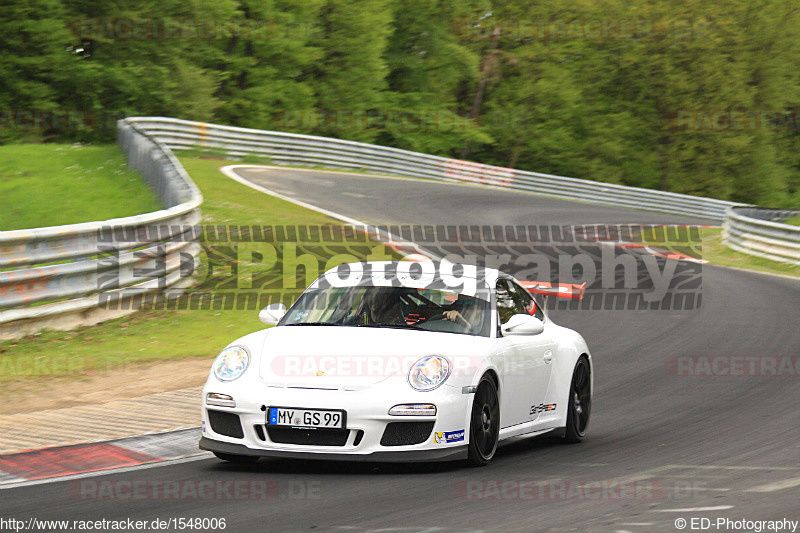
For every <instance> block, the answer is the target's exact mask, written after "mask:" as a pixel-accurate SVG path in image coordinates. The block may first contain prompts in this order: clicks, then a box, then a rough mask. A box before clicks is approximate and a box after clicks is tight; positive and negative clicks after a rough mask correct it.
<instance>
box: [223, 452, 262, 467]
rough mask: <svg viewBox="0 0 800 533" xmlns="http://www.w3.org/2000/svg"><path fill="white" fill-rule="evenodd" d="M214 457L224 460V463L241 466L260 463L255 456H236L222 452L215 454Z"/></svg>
mask: <svg viewBox="0 0 800 533" xmlns="http://www.w3.org/2000/svg"><path fill="white" fill-rule="evenodd" d="M214 455H216V456H217V458H219V459H222V460H223V461H228V462H231V463H236V464H240V465H251V464H253V463H255V462H256V461H258V457H256V456H255V455H235V454H232V453H222V452H214Z"/></svg>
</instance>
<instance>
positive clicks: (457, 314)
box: [443, 294, 475, 328]
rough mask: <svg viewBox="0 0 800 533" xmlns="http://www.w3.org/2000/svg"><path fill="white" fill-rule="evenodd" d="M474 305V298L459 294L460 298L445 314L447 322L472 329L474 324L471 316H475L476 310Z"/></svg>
mask: <svg viewBox="0 0 800 533" xmlns="http://www.w3.org/2000/svg"><path fill="white" fill-rule="evenodd" d="M474 305H475V301H474V299H473V298H470V297H469V296H466V295H464V294H459V295H458V298H456V301H455V302H453V303H452V304H450V308H449V309H448V310H447V311H445V312H444V313H443V314H444V317H445V319H447V320H451V321H453V322H458V323H460V324H462V325H465V326H467V327H469V328H471V327H472V326H473V324H472V321H471V320H470V319H469V318H471V315H472V314H473V313H472V311H473V309H474ZM465 315H466V316H465ZM468 317H469V318H468Z"/></svg>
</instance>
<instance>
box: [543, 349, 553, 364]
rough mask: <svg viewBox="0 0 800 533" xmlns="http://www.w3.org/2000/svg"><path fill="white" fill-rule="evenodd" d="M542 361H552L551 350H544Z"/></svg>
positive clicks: (548, 362)
mask: <svg viewBox="0 0 800 533" xmlns="http://www.w3.org/2000/svg"><path fill="white" fill-rule="evenodd" d="M544 362H545V363H547V364H548V365H549V364H550V363H552V362H553V350H547V351H546V352H544Z"/></svg>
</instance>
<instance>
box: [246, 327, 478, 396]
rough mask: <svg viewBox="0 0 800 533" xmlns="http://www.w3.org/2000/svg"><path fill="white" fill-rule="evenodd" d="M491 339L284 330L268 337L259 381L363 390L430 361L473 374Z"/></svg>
mask: <svg viewBox="0 0 800 533" xmlns="http://www.w3.org/2000/svg"><path fill="white" fill-rule="evenodd" d="M488 341H489V339H486V338H483V337H475V336H471V335H459V334H455V333H441V332H431V331H416V330H404V329H393V328H369V327H347V326H279V327H275V328H272V329H270V330H269V331H268V332H267V334H266V335H265V336H264V343H263V345H262V348H261V358H260V359H261V361H260V368H259V375H260V377H261V379H262V380H264V381H265V382H266V383H267V384H269V385H272V386H279V387H297V388H311V389H346V390H359V389H361V388H364V387H366V386H369V385H372V384H375V383H379V382H381V381H383V380H385V379H387V378H389V377H391V376H400V377H402V378H405V376H406V375H407V374H408V371H409V369H410V368H411V366H412V365H413V364H414V363H415V362H416V361H418V360H419V359H420V358H422V357H425V356H428V355H443V356H445V357H447V358H448V360H450V362H451V365H452V371H453V372H454V373H455V372H469V370H468V368H469V367H471V366H474V364H475V363H476V361H477V360H479V359H482V353H483V350H485V348H486V343H487V342H488Z"/></svg>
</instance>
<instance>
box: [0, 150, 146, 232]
mask: <svg viewBox="0 0 800 533" xmlns="http://www.w3.org/2000/svg"><path fill="white" fill-rule="evenodd" d="M159 209H162V206H161V204H160V203H159V201H158V198H156V196H155V194H154V193H153V192H152V191H151V190H150V188H149V187H148V186H147V185H146V184H145V183H144V182H143V181H142V178H141V177H140V176H139V175H138V174H136V173H134V172H131V171H130V170H129V169H128V167H127V165H126V164H125V157H124V155H123V154H122V152H121V151H120V149H119V147H118V146H117V145H114V144H109V145H100V146H93V145H80V144H74V145H56V144H16V145H13V144H12V145H5V146H0V231H1V230H13V229H26V228H36V227H44V226H60V225H63V224H76V223H79V222H91V221H94V220H107V219H110V218H118V217H125V216H130V215H139V214H142V213H148V212H151V211H158V210H159Z"/></svg>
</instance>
